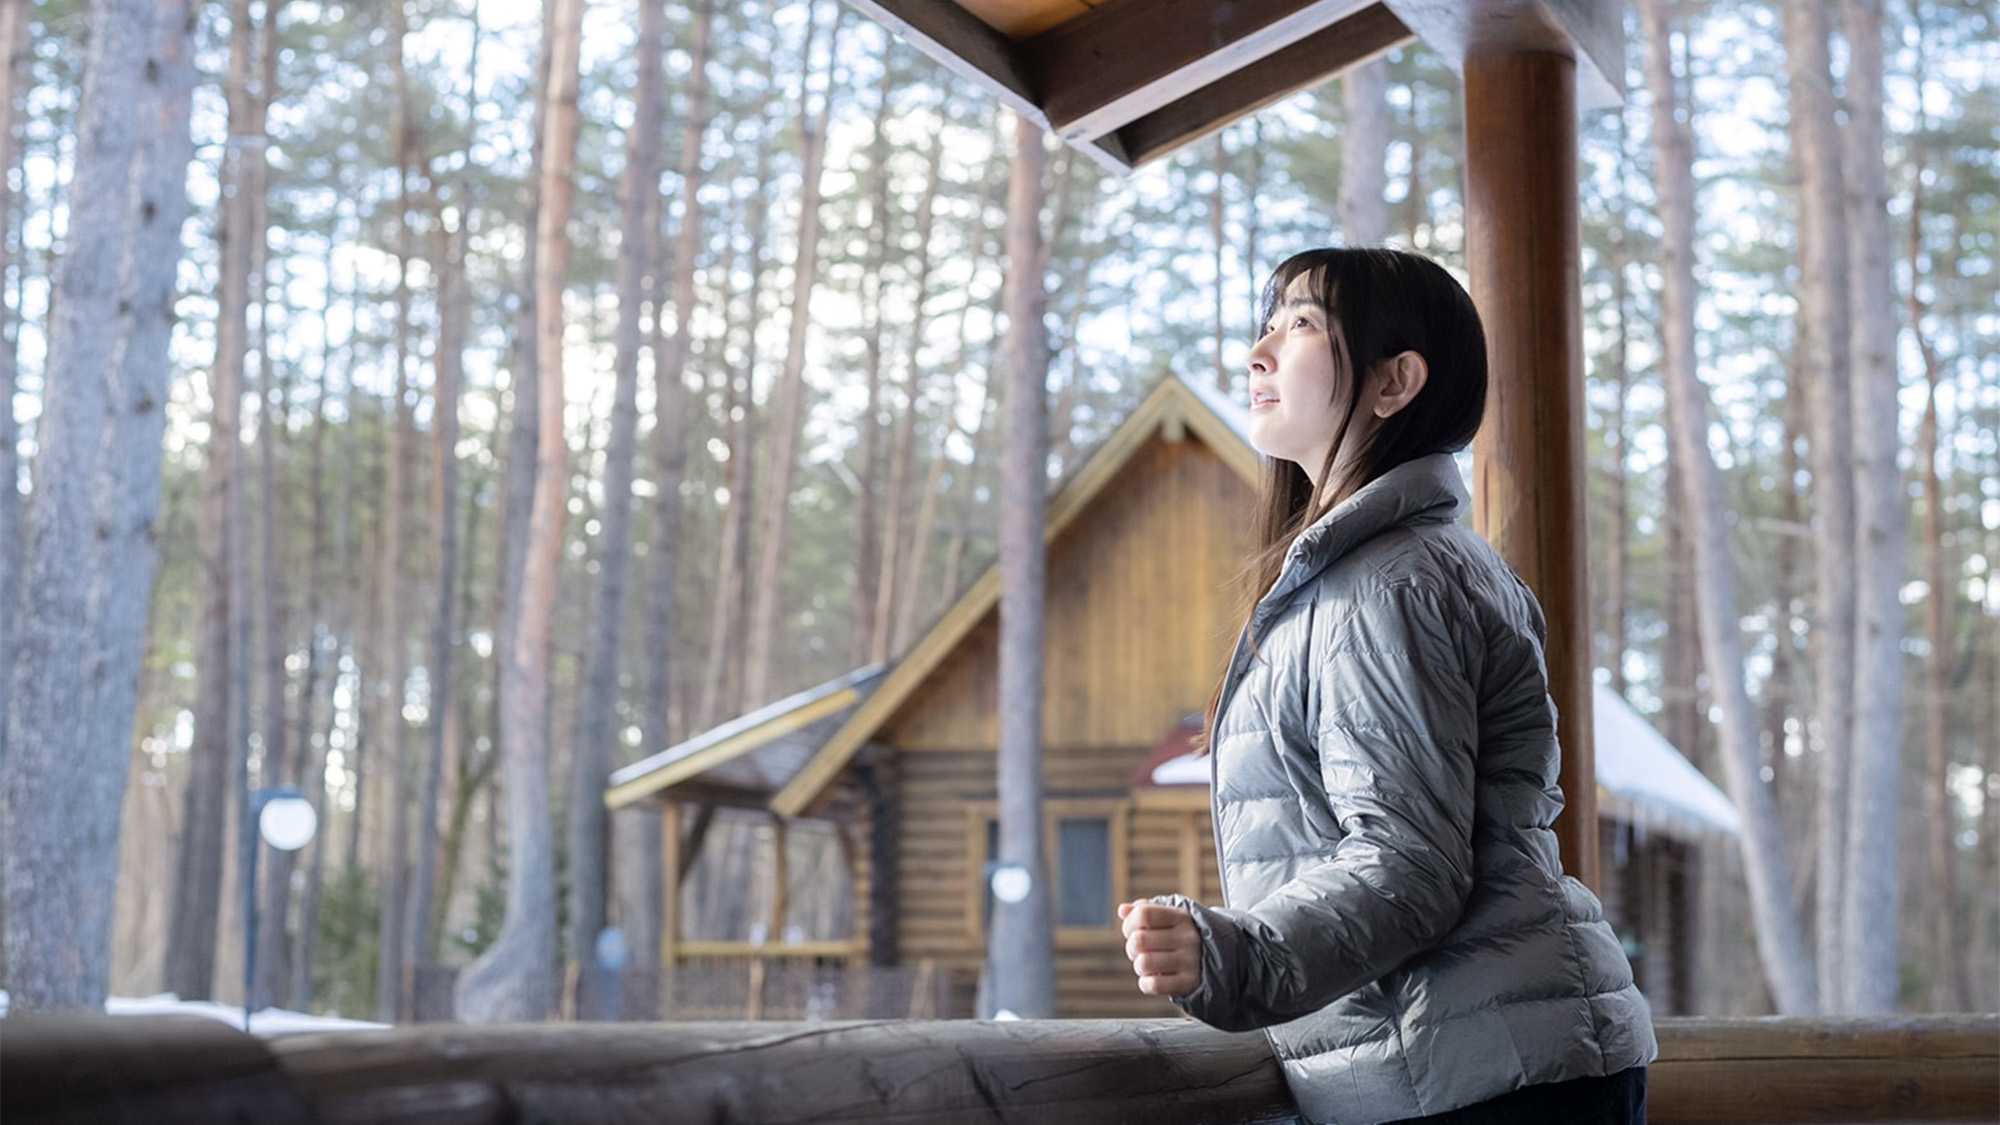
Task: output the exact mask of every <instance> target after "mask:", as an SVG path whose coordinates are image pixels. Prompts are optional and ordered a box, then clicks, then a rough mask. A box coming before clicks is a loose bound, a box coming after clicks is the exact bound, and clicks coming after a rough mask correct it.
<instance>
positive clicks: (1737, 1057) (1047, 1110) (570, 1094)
mask: <svg viewBox="0 0 2000 1125" xmlns="http://www.w3.org/2000/svg"><path fill="white" fill-rule="evenodd" d="M1658 1028H1659V1032H1660V1047H1661V1053H1660V1059H1659V1061H1657V1062H1656V1063H1654V1064H1653V1067H1652V1071H1651V1091H1652V1093H1651V1119H1652V1121H1653V1122H1655V1123H1656V1125H1679V1123H1698V1122H1700V1123H1706V1122H1717V1123H1720V1122H1731V1123H1751V1122H1759V1123H1773V1125H1775V1123H1779V1122H1792V1123H1835V1122H1882V1123H1886V1122H1944V1121H1967V1122H1970V1121H1986V1122H1990V1121H1996V1120H2000V1016H1991V1015H1988V1016H1926V1017H1917V1018H1893V1019H1869V1020H1839V1019H1751V1020H1714V1019H1670V1020H1661V1021H1659V1024H1658ZM0 1076H4V1077H0V1119H4V1120H5V1121H6V1122H7V1123H8V1125H28V1123H36V1125H40V1123H48V1122H100V1121H146V1122H159V1123H163V1125H172V1123H175V1122H196V1121H202V1122H206V1121H299V1122H314V1121H317V1122H320V1123H323V1125H345V1123H348V1122H354V1123H360V1122H370V1123H377V1122H379V1123H384V1125H399V1123H406V1122H407V1123H414V1122H426V1123H430V1122H451V1123H455V1125H457V1123H463V1125H474V1123H478V1125H503V1123H507V1125H511V1123H515V1122H529V1121H563V1122H576V1123H583V1125H589V1123H607V1125H608V1123H611V1122H621V1123H623V1122H822V1121H823V1122H856V1121H872V1122H918V1121H925V1122H932V1121H935V1122H985V1121H1042V1120H1055V1121H1059V1122H1061V1123H1062V1125H1088V1123H1091V1122H1099V1121H1104V1122H1110V1121H1134V1120H1143V1121H1147V1122H1148V1123H1149V1125H1152V1123H1160V1125H1171V1123H1176V1122H1208V1121H1249V1122H1265V1121H1268V1122H1279V1121H1290V1120H1292V1119H1293V1118H1292V1111H1291V1106H1290V1102H1289V1100H1288V1099H1287V1098H1286V1096H1285V1092H1284V1086H1283V1082H1282V1080H1281V1079H1280V1077H1279V1074H1278V1069H1277V1067H1276V1065H1275V1064H1274V1063H1273V1062H1272V1061H1271V1058H1270V1055H1269V1054H1268V1053H1267V1051H1266V1049H1265V1047H1264V1043H1263V1040H1262V1039H1261V1037H1259V1036H1256V1035H1235V1036H1232V1035H1224V1034H1222V1033H1220V1032H1216V1031H1212V1030H1210V1029H1208V1028H1206V1027H1203V1026H1201V1025H1199V1024H1195V1023H1192V1022H1188V1021H1174V1020H1161V1021H1133V1020H1115V1021H1114V1020H1071V1021H1045V1022H1016V1023H983V1022H974V1021H969V1020H964V1021H961V1020H954V1021H936V1022H931V1021H884V1022H852V1023H708V1024H704V1023H683V1024H560V1025H516V1026H501V1027H476V1026H465V1025H430V1026H413V1027H401V1028H393V1029H389V1030H383V1031H358V1032H335V1033H316V1034H308V1035H296V1036H287V1037H279V1038H273V1039H269V1040H258V1039H254V1038H252V1037H250V1036H247V1035H244V1034H242V1033H240V1032H237V1031H235V1030H234V1029H231V1028H229V1027H226V1026H224V1025H222V1024H219V1023H214V1022H210V1021H206V1020H200V1019H196V1018H193V1017H171V1016H169V1017H150V1018H145V1017H108V1016H41V1017H38V1016H33V1015H16V1016H12V1017H10V1018H8V1019H6V1020H4V1021H0Z"/></svg>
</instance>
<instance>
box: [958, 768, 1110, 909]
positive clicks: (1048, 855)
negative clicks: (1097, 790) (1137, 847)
mask: <svg viewBox="0 0 2000 1125" xmlns="http://www.w3.org/2000/svg"><path fill="white" fill-rule="evenodd" d="M968 812H969V813H970V819H971V823H970V824H968V825H967V828H968V836H969V839H968V840H967V843H968V844H970V845H971V848H970V849H969V850H970V851H971V854H972V855H973V856H975V857H977V858H978V860H979V863H978V866H977V867H976V868H975V869H974V870H973V871H971V872H969V873H968V874H969V876H970V877H969V878H968V879H967V881H966V882H967V887H966V890H967V894H968V898H967V903H966V906H967V911H966V921H967V923H968V924H969V925H971V926H974V927H976V930H975V932H979V933H983V932H985V929H986V927H987V925H988V924H989V923H990V922H991V921H992V920H993V896H992V895H991V894H990V893H989V892H988V886H987V880H988V878H989V877H990V876H991V874H992V871H993V866H994V865H995V864H996V863H998V862H999V859H1000V822H999V819H998V813H997V810H996V809H995V808H994V806H993V805H991V804H987V803H982V804H980V805H978V806H976V807H974V808H972V809H969V810H968ZM1043 814H1044V816H1045V817H1046V819H1045V820H1044V821H1043V824H1044V825H1045V831H1044V835H1043V837H1042V857H1043V859H1044V861H1045V862H1046V863H1047V864H1048V868H1049V871H1050V875H1051V878H1052V879H1053V881H1054V886H1053V887H1052V888H1051V890H1052V897H1051V901H1050V903H1049V906H1050V909H1051V910H1052V911H1053V913H1054V915H1055V924H1056V930H1057V936H1058V937H1059V938H1060V937H1061V936H1062V934H1063V933H1065V932H1068V933H1071V934H1075V935H1078V936H1079V937H1081V936H1082V935H1086V934H1101V933H1111V934H1116V932H1117V920H1118V903H1119V902H1120V901H1121V900H1122V898H1123V897H1124V895H1125V883H1126V878H1125V874H1126V873H1125V864H1126V862H1127V857H1126V854H1125V847H1124V841H1123V837H1124V833H1125V807H1124V805H1123V804H1122V803H1121V802H1116V801H1088V800H1062V799H1054V800H1050V801H1048V802H1046V803H1045V804H1044V805H1043Z"/></svg>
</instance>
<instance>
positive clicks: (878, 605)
mask: <svg viewBox="0 0 2000 1125" xmlns="http://www.w3.org/2000/svg"><path fill="white" fill-rule="evenodd" d="M943 163H944V136H943V133H942V132H941V131H940V132H939V133H937V134H934V135H933V136H932V138H931V143H930V146H929V149H928V153H927V155H926V171H925V175H924V194H923V198H922V199H920V200H919V201H918V203H917V218H916V227H917V231H916V233H917V261H916V266H915V268H914V271H913V272H914V274H915V294H914V296H913V297H912V298H911V301H910V328H909V337H908V340H907V343H906V347H905V350H904V353H903V380H902V383H903V412H902V414H900V415H898V416H897V419H896V429H895V433H894V435H893V436H892V437H891V439H890V452H889V483H888V488H887V504H886V505H885V507H886V515H885V518H884V519H883V522H882V543H881V546H880V548H879V549H878V558H879V561H880V565H881V575H880V577H879V578H877V579H876V582H875V588H876V590H877V591H878V593H877V596H876V599H875V620H874V622H873V623H872V624H871V625H870V626H869V641H868V660H869V661H870V662H871V663H880V662H882V661H885V660H887V659H888V658H889V654H890V652H891V645H892V643H893V644H895V645H896V647H895V649H894V651H896V652H901V651H902V646H901V644H900V642H897V640H896V618H897V613H896V609H897V607H898V606H900V605H901V604H903V603H904V602H905V601H906V600H908V599H907V598H906V597H905V596H904V590H903V586H904V584H905V583H908V584H910V585H912V586H915V585H916V584H917V579H918V575H917V574H916V573H914V572H912V571H911V570H910V569H909V567H910V566H913V565H916V563H917V562H918V560H917V559H916V558H915V555H914V552H913V551H911V550H910V548H909V547H907V546H906V545H905V543H904V539H905V536H906V532H905V531H904V528H903V523H904V512H905V511H906V509H907V508H908V507H909V501H910V473H911V469H912V467H913V465H914V463H915V461H916V456H917V414H918V409H917V407H918V403H919V401H920V400H921V398H922V393H921V392H922V387H923V379H922V375H921V369H920V367H919V365H918V354H919V353H920V352H921V351H922V349H923V339H924V328H925V326H926V325H927V324H928V323H929V320H928V318H927V317H926V315H925V313H924V306H925V305H926V304H927V303H928V302H929V299H930V295H931V293H930V288H931V235H932V233H933V230H934V228H935V227H936V222H937V197H938V185H939V184H940V182H942V180H943ZM913 545H914V544H912V546H913ZM906 557H907V558H908V562H907V563H906V561H905V560H906Z"/></svg>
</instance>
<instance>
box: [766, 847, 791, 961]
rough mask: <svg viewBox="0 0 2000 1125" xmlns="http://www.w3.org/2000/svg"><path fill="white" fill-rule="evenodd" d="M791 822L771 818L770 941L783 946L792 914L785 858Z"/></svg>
mask: <svg viewBox="0 0 2000 1125" xmlns="http://www.w3.org/2000/svg"><path fill="white" fill-rule="evenodd" d="M790 824H791V822H790V821H788V820H786V819H785V818H784V817H781V816H773V817H771V882H772V887H771V937H770V940H771V941H773V942H777V943H780V944H782V943H783V942H784V940H785V924H786V918H787V915H789V914H790V913H791V902H790V898H791V890H792V872H791V865H790V863H789V862H787V860H786V857H785V852H786V850H787V849H786V847H785V836H786V832H785V829H786V828H788V827H789V826H790Z"/></svg>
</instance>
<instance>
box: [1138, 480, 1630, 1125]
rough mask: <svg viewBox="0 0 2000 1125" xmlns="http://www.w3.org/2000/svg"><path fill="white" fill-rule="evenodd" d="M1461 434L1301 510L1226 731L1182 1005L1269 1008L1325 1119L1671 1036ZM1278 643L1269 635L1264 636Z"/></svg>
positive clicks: (1582, 1064)
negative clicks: (1467, 476) (1587, 812)
mask: <svg viewBox="0 0 2000 1125" xmlns="http://www.w3.org/2000/svg"><path fill="white" fill-rule="evenodd" d="M1467 502H1468V501H1467V497H1466V493H1465V488H1464V485H1463V483H1462V482H1461V481H1460V479H1459V474H1458V469H1457V466H1456V465H1454V464H1453V462H1452V459H1451V457H1450V456H1449V455H1445V454H1438V455H1435V456H1430V457H1425V458H1421V459H1419V460H1416V461H1412V462H1409V463H1407V464H1405V465H1402V466H1400V467H1398V468H1396V469H1394V470H1392V471H1390V472H1389V473H1387V474H1385V475H1383V476H1382V477H1380V478H1378V479H1377V480H1375V481H1374V482H1372V483H1370V484H1369V485H1368V486H1366V487H1365V488H1363V489H1362V490H1361V491H1359V492H1357V493H1356V494H1355V495H1354V496H1352V497H1350V498H1349V499H1347V500H1346V501H1344V502H1343V503H1341V504H1340V505H1338V506H1337V507H1335V508H1334V509H1333V510H1332V511H1330V512H1328V513H1327V514H1326V515H1325V516H1324V517H1322V518H1321V519H1320V520H1319V521H1318V522H1317V523H1316V524H1314V525H1313V526H1312V527H1310V528H1308V529H1307V530H1306V531H1305V532H1304V533H1303V534H1301V535H1300V536H1299V538H1298V540H1297V541H1296V542H1295V543H1294V544H1293V545H1292V548H1291V550H1290V553H1289V554H1288V556H1287V558H1286V562H1285V566H1284V570H1283V572H1282V574H1281V575H1280V577H1279V579H1278V581H1277V583H1276V585H1274V586H1273V587H1272V589H1271V591H1270V593H1269V594H1267V595H1266V596H1265V597H1264V598H1263V599H1262V601H1261V602H1260V603H1259V604H1258V606H1257V608H1256V610H1255V611H1254V612H1253V614H1252V616H1251V621H1250V627H1249V630H1248V632H1247V634H1246V637H1245V638H1244V639H1243V640H1240V641H1239V642H1238V644H1237V650H1236V654H1235V656H1234V657H1233V658H1232V659H1231V662H1230V667H1229V673H1228V678H1227V679H1226V681H1225V682H1224V684H1223V693H1222V709H1221V711H1220V712H1219V714H1218V718H1217V722H1216V731H1215V737H1214V739H1213V754H1212V755H1211V759H1212V769H1213V771H1214V772H1213V779H1212V780H1213V793H1214V802H1215V824H1216V843H1217V845H1218V847H1219V848H1220V850H1221V856H1222V883H1223V893H1224V897H1225V899H1226V900H1227V902H1228V904H1229V905H1228V906H1227V907H1226V908H1216V907H1208V906H1202V905H1200V904H1198V903H1194V902H1192V901H1190V900H1188V899H1186V898H1182V897H1180V896H1167V897H1164V898H1162V899H1161V901H1166V902H1173V903H1175V904H1177V905H1181V906H1184V907H1186V908H1188V909H1189V910H1191V911H1192V912H1193V914H1194V918H1195V924H1196V926H1197V927H1198V928H1199V929H1200V931H1201V934H1202V937H1203V946H1202V979H1201V985H1200V987H1199V988H1198V989H1197V990H1196V991H1195V992H1193V993H1191V994H1190V995H1188V996H1185V997H1182V998H1180V999H1179V1000H1177V1001H1176V1002H1177V1003H1179V1004H1180V1005H1181V1006H1182V1007H1183V1008H1184V1009H1186V1010H1187V1011H1188V1012H1189V1013H1190V1014H1192V1015H1194V1016H1195V1017H1197V1018H1199V1019H1201V1020H1203V1021H1205V1022H1207V1023H1210V1024H1213V1025H1214V1026H1216V1027H1219V1028H1223V1029H1225V1030H1230V1031H1247V1030H1251V1029H1254V1028H1262V1029H1264V1030H1265V1032H1266V1034H1267V1035H1268V1036H1269V1037H1270V1040H1271V1045H1272V1047H1273V1048H1274V1049H1275V1050H1276V1053H1277V1056H1278V1059H1279V1061H1280V1062H1281V1063H1282V1065H1283V1067H1284V1071H1285V1077H1286V1079H1287V1080H1288V1081H1289V1083H1290V1085H1291V1090H1292V1095H1293V1097H1294V1098H1295V1099H1296V1100H1297V1102H1298V1106H1299V1110H1300V1112H1301V1113H1303V1114H1304V1115H1305V1117H1306V1118H1308V1119H1309V1120H1312V1121H1316V1122H1339V1123H1340V1125H1369V1123H1372V1122H1381V1121H1390V1120H1395V1119H1398V1118H1404V1117H1415V1116H1420V1115H1427V1114H1434V1113H1443V1112H1445V1111H1447V1110H1451V1109H1456V1108H1458V1107H1460V1106H1465V1105H1469V1104H1472V1103H1474V1102H1479V1101H1484V1100H1486V1099H1488V1098H1492V1097H1497V1096H1498V1095H1500V1094H1504V1093H1506V1092H1508V1091H1509V1090H1513V1089H1516V1088H1518V1087H1521V1086H1527V1085H1538V1084H1541V1083H1546V1082H1559V1081H1564V1080H1567V1079H1572V1078H1583V1077H1590V1076H1599V1075H1607V1074H1614V1073H1616V1072H1618V1071H1621V1070H1624V1069H1627V1068H1628V1067H1633V1066H1638V1065H1640V1064H1643V1063H1646V1062H1649V1061H1651V1060H1652V1058H1653V1056H1654V1054H1655V1053H1656V1047H1655V1044H1654V1039H1653V1025H1652V1020H1651V1017H1650V1014H1649V1012H1648V1010H1647V1006H1646V1001H1645V999H1644V998H1643V997H1641V996H1640V995H1639V991H1638V989H1637V988H1636V987H1634V985H1633V983H1632V969H1631V966H1630V964H1629V963H1628V962H1627V961H1626V960H1625V954H1624V952H1623V951H1622V950H1621V949H1620V947H1619V944H1618V939H1617V937H1616V936H1615V935H1614V934H1613V933H1612V930H1611V927H1610V925H1609V924H1608V923H1606V922H1605V921H1604V920H1603V914H1602V911H1601V909H1600V907H1599V905H1598V902H1597V899H1596V898H1595V897H1593V896H1592V895H1591V893H1590V892H1589V891H1588V890H1587V889H1585V888H1584V886H1583V885H1582V884H1580V883H1578V882H1577V881H1576V880H1574V879H1571V878H1568V877H1566V876H1564V875H1563V874H1562V868H1561V864H1560V863H1559V862H1558V860H1557V856H1556V840H1555V835H1554V833H1552V832H1551V831H1550V828H1549V826H1550V825H1551V824H1552V823H1553V822H1554V821H1555V817H1556V812H1557V811H1558V810H1559V809H1560V808H1561V807H1562V795H1561V793H1560V791H1559V790H1558V789H1557V788H1556V760H1557V755H1558V748H1557V745H1556V736H1555V709H1554V706H1553V705H1552V704H1551V703H1550V701H1549V697H1548V690H1547V674H1546V672H1545V671H1544V664H1543V659H1542V645H1543V632H1544V628H1543V622H1542V615H1541V610H1540V608H1539V606H1538V605H1537V604H1536V602H1535V600H1534V598H1533V596H1532V595H1531V594H1530V593H1529V592H1528V590H1527V588H1526V587H1525V586H1524V585H1523V584H1522V583H1521V581H1520V579H1519V578H1517V577H1516V576H1515V575H1514V573H1513V571H1511V570H1509V569H1508V568H1507V566H1506V565H1505V564H1504V563H1503V562H1502V561H1501V560H1500V558H1499V556H1498V555H1497V554H1496V553H1495V552H1494V550H1493V549H1492V548H1491V547H1490V546H1489V545H1488V544H1487V543H1486V542H1485V541H1484V540H1483V539H1481V538H1479V537H1478V536H1477V535H1475V534H1473V533H1472V532H1471V531H1469V530H1467V529H1466V528H1464V527H1461V526H1459V525H1458V524H1456V523H1454V522H1453V521H1454V520H1455V519H1456V518H1457V517H1458V515H1459V514H1460V513H1461V512H1462V511H1464V510H1465V508H1466V506H1467ZM1251 637H1254V638H1255V640H1256V644H1255V648H1254V651H1253V649H1252V647H1251V645H1250V643H1249V638H1251Z"/></svg>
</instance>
